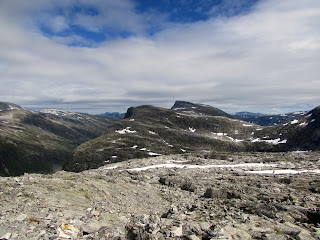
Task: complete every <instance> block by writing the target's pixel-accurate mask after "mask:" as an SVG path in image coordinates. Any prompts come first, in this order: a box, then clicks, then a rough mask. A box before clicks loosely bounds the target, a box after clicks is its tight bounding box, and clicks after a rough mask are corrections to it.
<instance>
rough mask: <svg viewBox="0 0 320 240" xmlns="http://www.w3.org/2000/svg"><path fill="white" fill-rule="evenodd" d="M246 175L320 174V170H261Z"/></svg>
mask: <svg viewBox="0 0 320 240" xmlns="http://www.w3.org/2000/svg"><path fill="white" fill-rule="evenodd" d="M246 173H254V174H300V173H317V174H320V170H318V169H316V170H299V171H298V170H293V169H281V170H280V169H278V170H277V169H275V170H261V171H246Z"/></svg>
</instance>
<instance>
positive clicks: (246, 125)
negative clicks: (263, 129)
mask: <svg viewBox="0 0 320 240" xmlns="http://www.w3.org/2000/svg"><path fill="white" fill-rule="evenodd" d="M242 126H244V127H252V126H253V125H251V124H245V123H244V124H242Z"/></svg>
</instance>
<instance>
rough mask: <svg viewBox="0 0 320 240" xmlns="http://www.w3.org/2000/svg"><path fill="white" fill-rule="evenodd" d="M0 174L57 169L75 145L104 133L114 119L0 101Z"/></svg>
mask: <svg viewBox="0 0 320 240" xmlns="http://www.w3.org/2000/svg"><path fill="white" fill-rule="evenodd" d="M0 110H1V111H0V133H1V135H0V176H9V175H21V174H23V173H25V172H34V173H51V172H53V171H54V168H56V169H59V167H60V168H61V165H62V164H63V163H64V162H65V161H66V160H67V159H68V157H69V155H70V153H71V152H72V151H73V149H74V148H75V147H77V146H78V145H79V144H81V143H83V142H85V141H88V140H90V139H92V138H96V137H98V136H100V135H101V134H103V133H104V131H105V130H106V129H107V128H108V126H109V125H110V124H111V123H113V122H114V121H117V120H118V119H117V118H114V117H108V116H95V115H90V114H82V113H72V112H67V111H58V110H46V111H43V112H34V111H30V110H27V109H23V108H21V107H20V106H18V105H16V104H12V103H0Z"/></svg>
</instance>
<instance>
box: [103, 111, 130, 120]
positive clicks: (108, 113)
mask: <svg viewBox="0 0 320 240" xmlns="http://www.w3.org/2000/svg"><path fill="white" fill-rule="evenodd" d="M102 115H107V116H111V117H116V118H121V119H122V118H124V115H125V113H119V112H106V113H104V114H102Z"/></svg>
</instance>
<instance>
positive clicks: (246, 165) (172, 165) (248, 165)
mask: <svg viewBox="0 0 320 240" xmlns="http://www.w3.org/2000/svg"><path fill="white" fill-rule="evenodd" d="M256 167H258V168H259V167H277V165H276V164H264V163H242V164H233V165H232V164H225V165H203V166H201V165H188V164H175V163H164V164H157V165H151V166H146V167H141V168H131V169H127V170H128V171H144V170H149V169H155V168H186V169H206V168H256Z"/></svg>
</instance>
